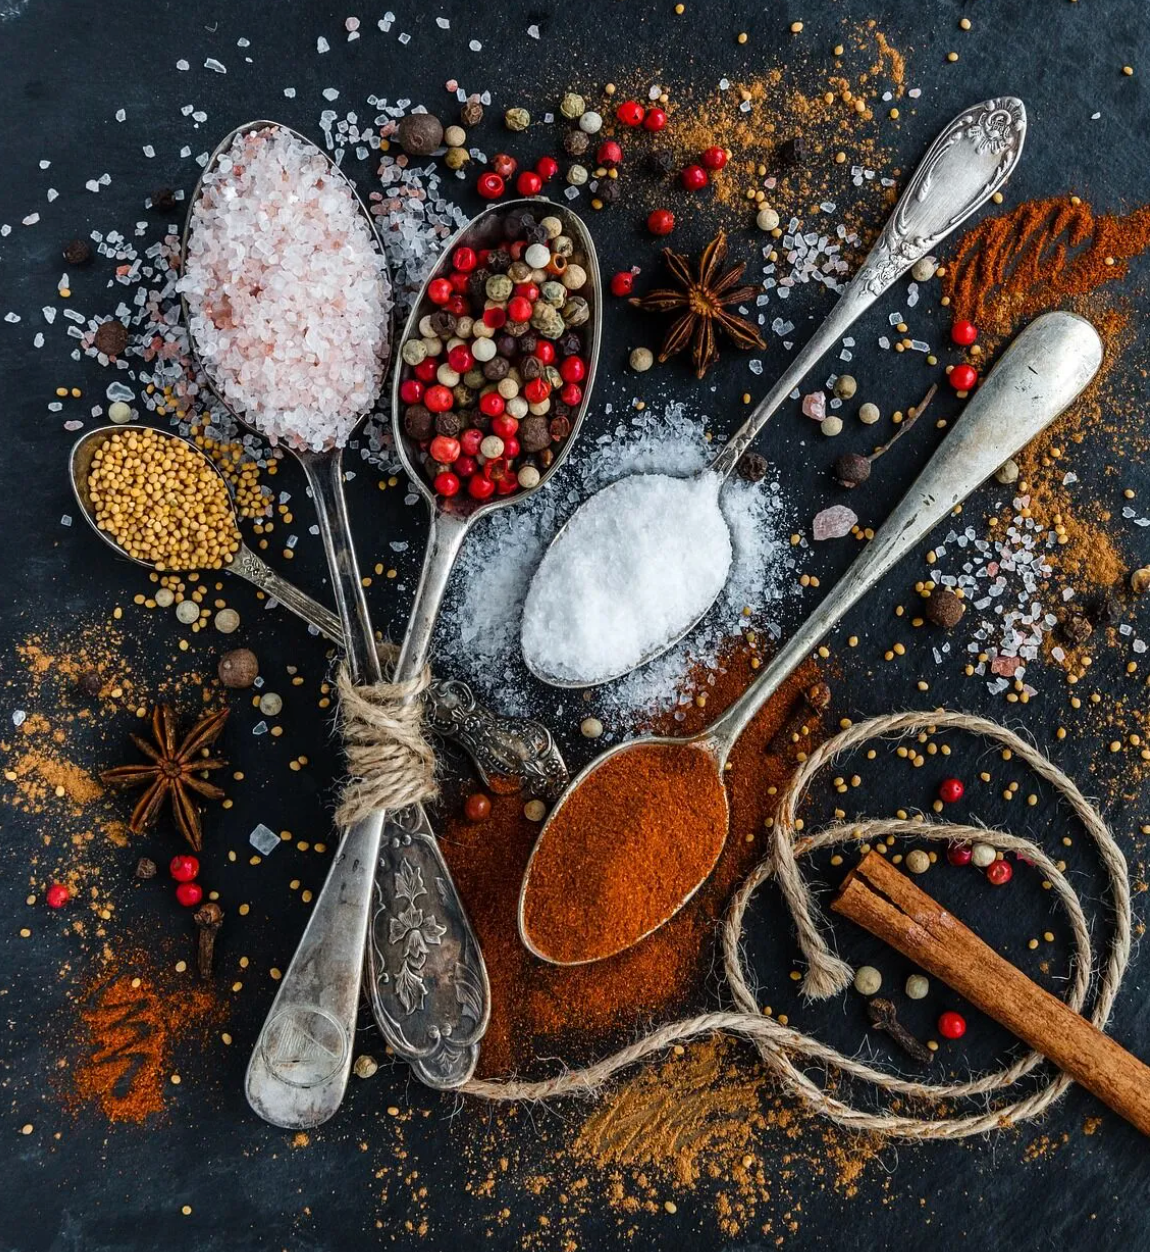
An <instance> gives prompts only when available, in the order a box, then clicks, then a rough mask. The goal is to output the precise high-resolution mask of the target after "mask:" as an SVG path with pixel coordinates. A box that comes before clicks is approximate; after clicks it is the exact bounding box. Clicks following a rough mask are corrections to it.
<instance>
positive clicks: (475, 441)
mask: <svg viewBox="0 0 1150 1252" xmlns="http://www.w3.org/2000/svg"><path fill="white" fill-rule="evenodd" d="M482 442H483V431H481V430H480V429H479V427H478V426H469V427H468V428H467V429H466V430H465V431H464V432H463V434H462V435H460V436H459V447H460V450H461V451H462V453H463V455H464V456H478V455H479V445H480V444H481V443H482Z"/></svg>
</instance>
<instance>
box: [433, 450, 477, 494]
mask: <svg viewBox="0 0 1150 1252" xmlns="http://www.w3.org/2000/svg"><path fill="white" fill-rule="evenodd" d="M469 459H470V458H469ZM461 460H463V458H462V457H459V458H458V460H457V462H456V463H457V464H458V461H461ZM433 486H434V487H435V491H436V494H437V495H441V496H457V495H458V494H459V476H458V475H457V474H453V473H452V472H451V471H450V470H444V471H443V473H442V474H436V476H435V482H434V484H433Z"/></svg>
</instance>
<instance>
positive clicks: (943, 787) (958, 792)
mask: <svg viewBox="0 0 1150 1252" xmlns="http://www.w3.org/2000/svg"><path fill="white" fill-rule="evenodd" d="M965 794H966V788H965V787H964V786H963V785H962V780H961V779H960V778H944V779H943V780H942V782H940V783H939V784H938V798H939V799H940V800H941V801H942V802H943V803H944V804H957V803H958V801H959V800H961V799H962V797H963V796H964V795H965Z"/></svg>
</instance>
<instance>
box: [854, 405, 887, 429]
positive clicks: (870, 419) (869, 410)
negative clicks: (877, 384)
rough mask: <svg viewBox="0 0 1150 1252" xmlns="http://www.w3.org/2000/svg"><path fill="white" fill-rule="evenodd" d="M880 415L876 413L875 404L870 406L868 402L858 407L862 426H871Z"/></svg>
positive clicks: (876, 407)
mask: <svg viewBox="0 0 1150 1252" xmlns="http://www.w3.org/2000/svg"><path fill="white" fill-rule="evenodd" d="M880 417H882V414H881V413H880V412H879V411H878V405H877V404H871V403H870V401H869V400H868V401H867V403H866V404H863V405H860V406H859V421H860V422H862V423H863V425H864V426H873V425H874V424H875V422H877V421H878V419H879V418H880Z"/></svg>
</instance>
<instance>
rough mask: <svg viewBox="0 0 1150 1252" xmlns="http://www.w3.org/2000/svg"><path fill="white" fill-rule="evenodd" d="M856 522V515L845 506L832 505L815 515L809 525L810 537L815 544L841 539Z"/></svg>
mask: <svg viewBox="0 0 1150 1252" xmlns="http://www.w3.org/2000/svg"><path fill="white" fill-rule="evenodd" d="M858 520H859V519H858V514H857V513H855V512H854V510H853V509H848V508H847V506H846V505H845V504H832V505H831V507H830V508H829V509H823V511H822V512H821V513H816V514H815V519H814V521H813V522H812V523H811V537H812V538H813V539H815V540H816V542H818V541H821V540H823V539H842V538H843V536H844V535H849V534H850V533H851V529H852V528H853V527H854V526H855V525H856V524H857V523H858Z"/></svg>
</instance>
